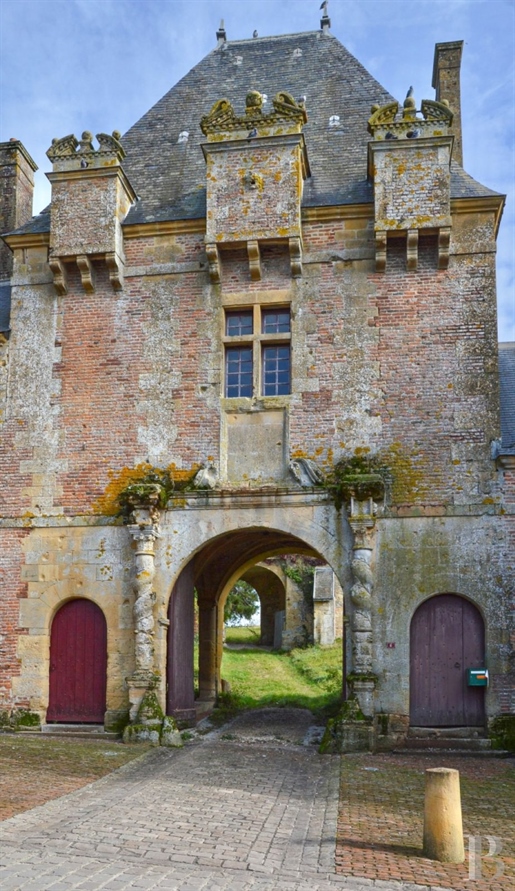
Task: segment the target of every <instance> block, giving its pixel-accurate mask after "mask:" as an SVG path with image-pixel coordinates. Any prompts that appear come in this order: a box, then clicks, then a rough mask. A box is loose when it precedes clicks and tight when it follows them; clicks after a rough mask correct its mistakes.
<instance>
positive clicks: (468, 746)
mask: <svg viewBox="0 0 515 891" xmlns="http://www.w3.org/2000/svg"><path fill="white" fill-rule="evenodd" d="M404 748H406V749H415V750H417V751H420V750H422V751H423V750H424V749H452V750H454V751H457V750H460V751H470V752H478V751H485V750H488V751H489V750H491V748H492V741H491V740H490V739H484V738H479V737H478V738H476V739H465V738H463V737H455V736H433V737H425V738H423V739H419V738H416V737H415V738H414V737H409V736H408V737H407V739H406V740H405V741H404Z"/></svg>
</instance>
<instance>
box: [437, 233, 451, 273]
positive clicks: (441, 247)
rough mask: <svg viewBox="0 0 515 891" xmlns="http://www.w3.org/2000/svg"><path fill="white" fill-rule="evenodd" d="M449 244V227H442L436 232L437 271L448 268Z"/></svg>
mask: <svg viewBox="0 0 515 891" xmlns="http://www.w3.org/2000/svg"><path fill="white" fill-rule="evenodd" d="M450 242H451V229H450V226H443V227H442V228H441V229H439V230H438V269H447V267H448V266H449V246H450Z"/></svg>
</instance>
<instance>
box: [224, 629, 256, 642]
mask: <svg viewBox="0 0 515 891" xmlns="http://www.w3.org/2000/svg"><path fill="white" fill-rule="evenodd" d="M260 635H261V629H260V627H259V625H235V626H234V627H231V626H226V628H225V642H226V643H228V644H251V645H252V646H256V645H257V644H259V638H260Z"/></svg>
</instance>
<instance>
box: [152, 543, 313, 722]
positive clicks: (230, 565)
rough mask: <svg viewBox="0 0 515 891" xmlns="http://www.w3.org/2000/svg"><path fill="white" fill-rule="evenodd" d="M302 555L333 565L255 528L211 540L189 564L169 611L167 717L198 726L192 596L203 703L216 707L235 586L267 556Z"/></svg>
mask: <svg viewBox="0 0 515 891" xmlns="http://www.w3.org/2000/svg"><path fill="white" fill-rule="evenodd" d="M291 553H295V554H302V555H306V556H310V557H317V558H319V559H322V560H324V561H327V562H328V555H326V554H322V553H321V552H320V551H318V550H316V549H315V547H314V546H313V545H311V544H308V543H307V542H306V541H305V540H303V539H301V538H299V537H297V536H296V535H294V534H292V533H291V532H286V531H284V530H279V529H272V528H263V527H262V526H250V527H248V528H245V529H236V530H231V531H228V532H226V533H224V534H221V535H218V536H216V537H215V538H213V539H211V540H209V541H207V542H206V543H205V544H204V545H203V546H202V547H201V548H200V549H199V550H198V551H197V552H196V553H195V554H194V555H193V556H192V557H191V559H190V560H189V561H188V562H187V564H186V565H185V566H184V567H183V569H182V571H181V572H180V574H179V576H178V578H177V580H176V582H175V584H174V586H173V589H172V593H171V597H170V601H169V606H168V621H169V626H168V641H167V669H166V677H167V696H166V712H167V714H170V715H173V716H174V717H176V718H177V719H179V720H183V721H194V720H195V718H196V712H197V708H196V704H195V696H194V666H193V619H194V615H193V596H194V589H196V590H197V593H198V607H199V617H198V618H199V624H198V628H199V700H200V701H201V702H204V703H205V702H214V701H215V700H216V697H217V694H218V691H219V689H220V683H221V678H220V667H221V659H222V646H223V604H224V601H225V597H226V596H227V593H228V591H229V590H230V589H231V587H232V586H233V585H234V583H235V582H236V581H237V580H238V579H239V578H241V577H242V576H244V575H245V574H246V573H247V572H249V571H250V570H251V568H252V567H255V566H256V564H258V563H260V562H261V561H262V560H264V559H266V558H267V557H274V556H278V555H280V554H291Z"/></svg>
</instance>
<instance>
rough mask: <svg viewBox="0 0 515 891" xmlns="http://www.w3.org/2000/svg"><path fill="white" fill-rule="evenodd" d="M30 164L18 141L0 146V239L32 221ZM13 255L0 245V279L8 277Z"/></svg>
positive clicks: (31, 165) (31, 169) (34, 169)
mask: <svg viewBox="0 0 515 891" xmlns="http://www.w3.org/2000/svg"><path fill="white" fill-rule="evenodd" d="M37 169H38V168H37V165H36V164H35V163H34V161H33V160H32V158H31V157H30V155H29V153H28V152H27V150H26V149H25V147H24V145H23V144H22V143H21V142H20V141H19V140H18V139H10V140H9V142H0V184H1V189H0V235H6V234H7V232H12V231H13V230H14V229H18V228H19V227H20V226H23V224H24V223H28V221H29V220H30V218H31V217H32V196H33V193H34V171H36V170H37ZM12 268H13V255H12V253H11V251H10V249H9V248H8V247H7V245H6V244H4V243H3V242H1V241H0V279H9V278H10V276H11V274H12Z"/></svg>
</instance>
